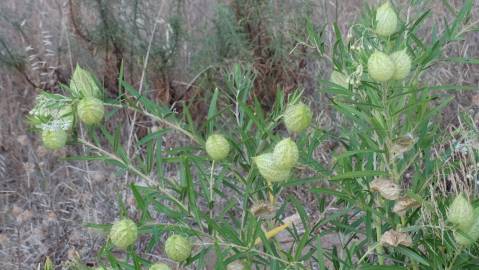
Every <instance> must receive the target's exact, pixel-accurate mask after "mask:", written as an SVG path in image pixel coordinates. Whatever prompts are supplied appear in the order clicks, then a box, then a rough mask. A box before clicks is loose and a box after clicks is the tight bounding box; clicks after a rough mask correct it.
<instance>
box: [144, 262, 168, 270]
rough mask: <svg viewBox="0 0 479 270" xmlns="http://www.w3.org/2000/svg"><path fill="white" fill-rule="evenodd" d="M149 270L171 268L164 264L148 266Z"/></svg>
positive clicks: (166, 269)
mask: <svg viewBox="0 0 479 270" xmlns="http://www.w3.org/2000/svg"><path fill="white" fill-rule="evenodd" d="M149 270H171V268H170V267H169V266H168V265H166V264H164V263H155V264H153V265H152V266H150V268H149Z"/></svg>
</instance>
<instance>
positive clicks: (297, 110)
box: [283, 102, 313, 133]
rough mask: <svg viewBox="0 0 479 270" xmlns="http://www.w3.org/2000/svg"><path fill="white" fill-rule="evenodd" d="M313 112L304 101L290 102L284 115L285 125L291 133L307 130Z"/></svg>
mask: <svg viewBox="0 0 479 270" xmlns="http://www.w3.org/2000/svg"><path fill="white" fill-rule="evenodd" d="M312 119H313V113H312V112H311V110H310V109H309V107H308V106H306V105H305V104H304V103H302V102H299V103H297V104H290V105H288V107H287V108H286V111H285V112H284V115H283V120H284V125H285V126H286V129H288V131H289V132H291V133H300V132H302V131H303V130H305V129H306V128H307V127H308V126H309V124H310V123H311V120H312Z"/></svg>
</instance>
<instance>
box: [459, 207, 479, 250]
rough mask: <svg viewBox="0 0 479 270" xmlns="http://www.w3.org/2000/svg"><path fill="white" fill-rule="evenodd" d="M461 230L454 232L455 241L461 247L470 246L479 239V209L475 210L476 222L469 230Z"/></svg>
mask: <svg viewBox="0 0 479 270" xmlns="http://www.w3.org/2000/svg"><path fill="white" fill-rule="evenodd" d="M459 229H460V228H459ZM460 230H461V232H458V231H457V230H456V231H455V232H454V239H456V242H458V243H459V244H461V245H464V246H470V245H472V244H474V243H475V242H476V241H477V239H479V208H476V209H474V221H473V223H472V225H470V227H469V229H460Z"/></svg>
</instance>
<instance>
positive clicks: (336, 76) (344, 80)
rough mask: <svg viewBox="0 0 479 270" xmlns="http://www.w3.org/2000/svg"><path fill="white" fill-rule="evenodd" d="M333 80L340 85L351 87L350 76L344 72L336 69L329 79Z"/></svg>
mask: <svg viewBox="0 0 479 270" xmlns="http://www.w3.org/2000/svg"><path fill="white" fill-rule="evenodd" d="M329 80H330V81H331V82H333V83H335V84H337V85H340V86H342V87H344V88H348V87H349V78H348V76H346V75H344V74H343V73H341V72H339V71H336V70H334V71H333V73H331V78H330V79H329Z"/></svg>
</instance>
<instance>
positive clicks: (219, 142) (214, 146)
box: [205, 134, 230, 161]
mask: <svg viewBox="0 0 479 270" xmlns="http://www.w3.org/2000/svg"><path fill="white" fill-rule="evenodd" d="M205 148H206V153H208V155H209V156H210V158H211V159H212V160H216V161H219V160H223V159H225V158H226V157H227V156H228V153H229V152H230V143H229V142H228V140H226V139H225V137H223V135H220V134H213V135H210V136H209V137H208V139H207V140H206V145H205Z"/></svg>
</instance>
